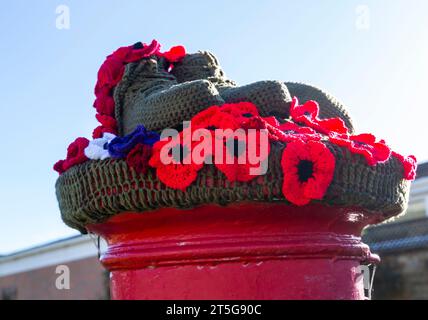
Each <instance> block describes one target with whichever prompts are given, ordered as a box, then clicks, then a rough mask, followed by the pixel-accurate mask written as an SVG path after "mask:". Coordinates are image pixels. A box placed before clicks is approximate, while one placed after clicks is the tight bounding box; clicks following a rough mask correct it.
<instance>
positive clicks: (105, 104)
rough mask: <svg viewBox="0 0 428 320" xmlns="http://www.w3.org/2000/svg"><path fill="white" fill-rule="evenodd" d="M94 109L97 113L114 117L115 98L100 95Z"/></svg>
mask: <svg viewBox="0 0 428 320" xmlns="http://www.w3.org/2000/svg"><path fill="white" fill-rule="evenodd" d="M94 108H95V109H96V110H97V113H99V114H102V115H106V116H112V117H113V116H114V98H113V97H112V96H111V95H100V96H99V97H98V98H96V100H95V102H94Z"/></svg>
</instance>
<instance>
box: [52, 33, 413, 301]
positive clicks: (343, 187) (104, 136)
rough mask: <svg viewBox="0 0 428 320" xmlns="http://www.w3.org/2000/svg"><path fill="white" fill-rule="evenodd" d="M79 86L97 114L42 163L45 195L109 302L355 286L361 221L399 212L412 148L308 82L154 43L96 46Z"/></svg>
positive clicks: (363, 248) (319, 292)
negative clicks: (48, 164) (244, 80)
mask: <svg viewBox="0 0 428 320" xmlns="http://www.w3.org/2000/svg"><path fill="white" fill-rule="evenodd" d="M95 94H96V96H97V99H96V101H95V103H94V106H95V108H96V110H97V112H98V114H97V119H98V120H99V121H100V124H101V125H100V126H99V127H97V128H96V129H95V130H94V132H93V138H94V139H93V140H92V141H89V140H88V139H85V138H78V139H76V140H75V141H74V142H73V143H72V144H71V145H70V146H69V148H68V152H67V158H66V159H65V160H60V161H58V162H57V163H56V164H55V166H54V168H55V170H57V171H58V172H59V173H60V177H59V179H58V181H57V184H56V191H57V197H58V201H59V206H60V210H61V214H62V218H63V220H64V221H65V222H66V223H67V224H68V225H69V226H71V227H73V228H76V229H78V230H80V231H82V232H86V231H90V232H92V233H95V234H97V235H99V236H102V237H103V238H105V239H106V240H107V242H108V250H107V252H106V253H105V254H104V255H103V256H102V257H101V262H102V263H103V264H104V266H105V267H106V268H107V269H108V270H110V271H111V290H112V297H113V298H114V299H363V298H364V297H365V295H364V286H363V284H364V279H363V277H364V275H363V274H361V272H360V271H361V267H360V266H361V265H364V264H373V263H377V262H378V261H379V257H377V256H376V255H373V254H371V253H370V249H369V247H368V246H367V245H365V244H363V243H362V242H361V232H362V230H363V228H364V227H366V226H367V225H370V224H375V223H379V222H381V221H384V220H386V219H388V218H390V217H392V216H394V215H397V214H399V213H401V212H403V210H404V209H405V208H406V205H407V200H408V191H409V185H410V182H409V181H410V180H412V179H414V177H415V165H416V159H415V158H414V157H412V156H410V157H404V156H401V155H400V154H398V153H395V152H392V151H391V149H390V148H389V147H388V146H387V145H386V143H385V141H384V140H379V139H376V137H374V136H373V135H371V134H361V135H357V134H356V133H355V132H354V128H353V125H352V120H351V118H350V116H349V114H348V113H347V111H346V108H345V107H344V106H343V105H342V104H341V103H339V102H338V101H337V100H336V99H335V98H333V97H332V96H331V95H328V94H326V93H324V92H323V91H321V90H319V89H317V88H315V87H313V86H310V85H306V84H302V83H291V82H287V83H283V82H280V81H260V82H255V83H252V84H250V85H246V86H241V87H239V86H237V85H236V83H235V82H233V81H231V80H229V79H227V78H226V77H225V74H224V72H223V70H221V68H220V66H219V64H218V61H217V59H216V58H215V57H214V55H212V54H211V53H208V52H198V53H194V54H186V53H185V50H184V48H183V47H175V48H172V49H171V50H170V51H168V52H161V51H160V45H159V43H157V42H156V41H155V40H154V41H153V42H152V43H151V44H149V45H146V44H142V43H136V44H135V45H133V46H128V47H122V48H120V49H118V50H116V51H115V52H114V53H113V54H111V55H109V56H108V57H107V59H106V61H105V62H104V63H103V65H102V66H101V68H100V70H99V72H98V82H97V85H96V88H95ZM292 96H294V98H292ZM298 98H299V99H301V103H302V104H300V103H299V101H298ZM313 100H318V101H319V102H320V105H319V104H318V103H317V102H316V101H313ZM187 120H191V122H192V125H194V126H192V128H193V129H190V128H187V127H186V126H185V123H183V121H187ZM181 127H183V128H185V129H183V130H181V131H180V132H178V131H177V132H176V133H175V134H173V135H171V136H170V137H169V138H168V139H164V140H162V139H160V135H159V133H160V132H161V131H162V130H163V129H166V128H176V129H179V128H181ZM195 128H196V129H195ZM232 129H233V130H237V131H238V130H240V133H242V132H243V133H244V137H242V135H239V136H237V135H236V132H233V133H232V134H231V133H230V131H229V133H225V132H224V131H225V130H226V131H227V130H232ZM196 130H204V132H203V133H202V132H199V133H198V134H196V136H199V139H198V138H196V140H195V136H194V134H195V131H196ZM218 130H220V134H221V135H222V136H220V137H219V136H217V133H218ZM233 130H232V131H233ZM254 131H256V133H254ZM221 132H222V133H221ZM251 133H253V135H251ZM186 134H189V136H186ZM199 134H200V135H199ZM202 136H203V137H204V138H207V139H208V138H211V139H214V142H215V143H211V144H208V147H207V148H200V149H199V152H200V150H201V149H203V152H202V153H199V154H198V155H199V157H197V158H199V159H202V161H199V162H198V161H196V160H195V159H194V157H193V156H194V153H193V151H194V147H201V145H202V142H201V140H200V138H201V137H202ZM250 137H252V138H250ZM263 137H264V138H266V139H265V140H263ZM182 138H183V139H182ZM203 141H205V139H203ZM167 145H168V147H169V149H168V150H164V148H166V146H167ZM242 145H244V148H243V149H242V148H241V147H240V146H242ZM213 146H215V147H213ZM230 146H232V148H230ZM251 147H255V148H251ZM240 148H241V149H240ZM262 148H263V151H262ZM218 149H219V150H218ZM174 150H179V155H178V156H177V155H176V154H175V151H174ZM192 150H193V151H192ZM165 151H166V152H165ZM218 153H220V154H221V155H220V156H219V158H217V155H218ZM170 154H171V155H172V158H173V159H174V161H175V162H171V159H164V156H166V155H168V156H170ZM201 154H202V156H201ZM224 155H226V156H225V157H224ZM210 156H212V158H211V159H209V158H210ZM224 158H226V159H228V160H225V159H224ZM254 158H257V159H258V160H259V163H253V162H252V160H254ZM213 159H214V161H212V160H213ZM218 159H220V161H218ZM230 159H231V161H230ZM250 159H252V160H250ZM164 160H167V161H164ZM210 160H211V161H210ZM242 160H243V161H242ZM255 169H256V170H255ZM264 169H265V170H264ZM254 172H256V173H254ZM365 276H368V275H367V274H365Z"/></svg>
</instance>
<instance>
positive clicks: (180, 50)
mask: <svg viewBox="0 0 428 320" xmlns="http://www.w3.org/2000/svg"><path fill="white" fill-rule="evenodd" d="M161 55H162V56H163V57H164V58H165V59H166V60H168V62H170V63H175V62H178V61H180V60H182V59H183V58H184V56H185V55H186V49H184V47H183V46H175V47H172V48H171V49H169V51H167V52H164V53H162V54H161Z"/></svg>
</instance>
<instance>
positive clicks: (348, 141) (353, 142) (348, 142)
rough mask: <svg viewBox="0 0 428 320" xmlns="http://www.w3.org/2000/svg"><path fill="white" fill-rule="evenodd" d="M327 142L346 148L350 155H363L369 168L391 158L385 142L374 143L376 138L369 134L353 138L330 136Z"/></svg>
mask: <svg viewBox="0 0 428 320" xmlns="http://www.w3.org/2000/svg"><path fill="white" fill-rule="evenodd" d="M329 140H330V141H331V142H332V143H334V144H337V145H339V146H344V147H346V148H347V149H348V150H349V151H351V152H352V153H357V154H361V155H363V156H364V157H365V158H366V160H367V164H368V165H370V166H374V165H376V164H378V163H383V162H385V161H387V160H388V159H389V157H390V156H391V149H390V148H389V147H388V146H387V145H386V144H385V141H384V140H380V141H376V137H375V136H374V135H372V134H369V133H363V134H359V135H355V136H348V135H337V134H330V136H329Z"/></svg>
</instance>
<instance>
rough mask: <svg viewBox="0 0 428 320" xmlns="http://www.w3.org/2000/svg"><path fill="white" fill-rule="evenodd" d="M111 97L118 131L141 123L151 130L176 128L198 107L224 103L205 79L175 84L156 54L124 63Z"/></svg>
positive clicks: (122, 133) (197, 110)
mask: <svg viewBox="0 0 428 320" xmlns="http://www.w3.org/2000/svg"><path fill="white" fill-rule="evenodd" d="M114 98H115V106H116V119H117V121H118V126H119V134H120V135H126V134H129V133H131V132H132V131H133V130H134V129H135V127H137V126H138V125H141V124H144V126H145V127H146V128H147V129H148V130H153V131H160V130H163V129H165V128H176V127H178V126H179V125H180V124H182V122H183V121H188V120H189V119H190V118H191V117H193V116H194V115H195V114H196V113H198V112H200V111H201V110H203V109H205V108H207V107H209V106H212V105H220V104H223V103H224V100H223V99H222V98H221V97H220V95H219V93H218V91H217V89H216V88H215V86H214V85H213V84H212V83H211V82H209V81H208V80H195V81H189V82H186V83H182V84H177V81H176V79H175V77H174V76H173V75H171V74H170V73H168V72H167V71H166V66H165V60H164V59H163V58H157V57H152V58H151V59H143V60H141V61H140V62H135V63H130V64H128V65H127V66H126V69H125V73H124V76H123V78H122V81H121V82H120V83H119V84H118V85H117V87H116V88H115V92H114Z"/></svg>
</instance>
